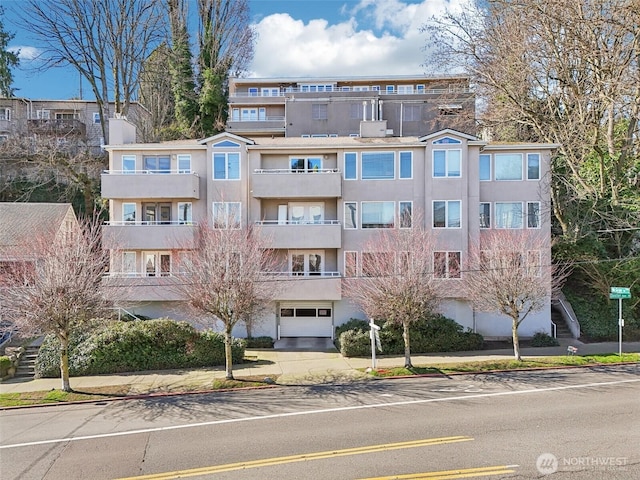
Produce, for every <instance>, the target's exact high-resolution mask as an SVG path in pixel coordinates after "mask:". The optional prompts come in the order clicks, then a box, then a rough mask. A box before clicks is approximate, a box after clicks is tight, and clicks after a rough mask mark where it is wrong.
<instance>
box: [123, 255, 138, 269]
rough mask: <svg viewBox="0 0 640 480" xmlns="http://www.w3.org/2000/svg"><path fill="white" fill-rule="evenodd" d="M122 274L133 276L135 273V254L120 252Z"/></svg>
mask: <svg viewBox="0 0 640 480" xmlns="http://www.w3.org/2000/svg"><path fill="white" fill-rule="evenodd" d="M122 273H126V274H128V275H135V274H136V273H137V271H136V252H122Z"/></svg>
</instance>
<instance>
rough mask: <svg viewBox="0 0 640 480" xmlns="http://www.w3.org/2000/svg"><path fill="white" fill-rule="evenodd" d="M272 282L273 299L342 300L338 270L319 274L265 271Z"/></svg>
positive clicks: (340, 279)
mask: <svg viewBox="0 0 640 480" xmlns="http://www.w3.org/2000/svg"><path fill="white" fill-rule="evenodd" d="M265 275H266V276H267V277H268V279H269V280H272V279H273V280H277V282H275V283H274V295H275V298H274V300H300V301H302V300H313V301H318V300H342V277H341V275H340V273H339V272H322V273H321V274H320V275H293V272H269V273H265Z"/></svg>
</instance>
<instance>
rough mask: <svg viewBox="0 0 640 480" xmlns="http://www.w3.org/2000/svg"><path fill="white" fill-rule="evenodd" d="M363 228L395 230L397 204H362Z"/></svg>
mask: <svg viewBox="0 0 640 480" xmlns="http://www.w3.org/2000/svg"><path fill="white" fill-rule="evenodd" d="M361 207H362V222H361V224H362V228H393V227H394V226H395V225H394V217H395V211H394V210H395V202H362V206H361Z"/></svg>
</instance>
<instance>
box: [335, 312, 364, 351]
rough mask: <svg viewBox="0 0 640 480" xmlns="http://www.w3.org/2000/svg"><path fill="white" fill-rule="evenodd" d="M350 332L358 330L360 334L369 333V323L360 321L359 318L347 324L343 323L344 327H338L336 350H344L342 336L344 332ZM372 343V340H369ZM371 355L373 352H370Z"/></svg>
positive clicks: (352, 319)
mask: <svg viewBox="0 0 640 480" xmlns="http://www.w3.org/2000/svg"><path fill="white" fill-rule="evenodd" d="M350 330H357V331H360V332H368V331H369V322H367V321H366V320H360V319H358V318H351V319H349V320H348V321H346V322H345V323H343V324H342V325H339V326H337V327H336V334H335V337H334V338H335V342H334V343H335V345H336V348H337V349H338V350H342V347H341V345H342V342H341V340H340V339H341V337H342V334H343V333H344V332H348V331H350ZM367 338H369V334H368V333H367ZM369 341H370V340H369ZM369 350H371V348H369ZM369 353H371V352H369ZM353 356H357V355H353Z"/></svg>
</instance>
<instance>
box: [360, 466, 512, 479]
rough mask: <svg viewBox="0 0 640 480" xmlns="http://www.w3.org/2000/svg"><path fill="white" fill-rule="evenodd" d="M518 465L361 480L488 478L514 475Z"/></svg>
mask: <svg viewBox="0 0 640 480" xmlns="http://www.w3.org/2000/svg"><path fill="white" fill-rule="evenodd" d="M514 467H517V465H500V466H495V467H476V468H460V469H456V470H442V471H439V472H424V473H410V474H407V475H391V476H388V477H372V478H362V479H360V480H408V479H410V480H427V479H428V480H449V479H453V478H470V477H487V476H489V475H501V474H504V473H514V472H515V470H513V468H514Z"/></svg>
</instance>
